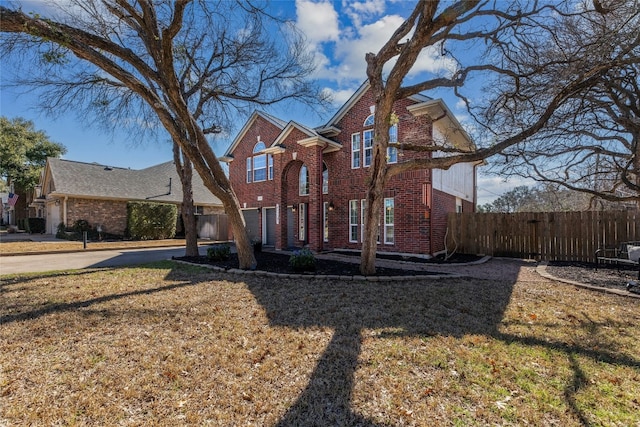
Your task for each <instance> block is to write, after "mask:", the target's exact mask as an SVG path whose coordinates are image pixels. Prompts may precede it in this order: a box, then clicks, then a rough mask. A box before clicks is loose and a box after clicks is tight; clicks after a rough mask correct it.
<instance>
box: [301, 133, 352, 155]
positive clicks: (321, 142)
mask: <svg viewBox="0 0 640 427" xmlns="http://www.w3.org/2000/svg"><path fill="white" fill-rule="evenodd" d="M297 142H298V144H300V145H302V146H303V147H306V148H308V147H315V146H320V147H323V149H322V152H323V153H332V152H334V151H339V150H340V149H342V144H339V143H337V142H335V141H332V140H330V139H327V138H325V137H323V136H319V135H318V136H312V137H309V138H305V139H301V140H299V141H297Z"/></svg>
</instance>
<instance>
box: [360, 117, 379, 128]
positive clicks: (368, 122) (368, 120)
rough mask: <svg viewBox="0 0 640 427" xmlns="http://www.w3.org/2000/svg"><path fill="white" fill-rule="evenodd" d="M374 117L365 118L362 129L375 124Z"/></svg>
mask: <svg viewBox="0 0 640 427" xmlns="http://www.w3.org/2000/svg"><path fill="white" fill-rule="evenodd" d="M375 120H376V118H375V116H374V115H373V114H372V115H370V116H369V117H367V118H366V119H365V121H364V125H363V126H364V127H368V126H373V124H374V123H375Z"/></svg>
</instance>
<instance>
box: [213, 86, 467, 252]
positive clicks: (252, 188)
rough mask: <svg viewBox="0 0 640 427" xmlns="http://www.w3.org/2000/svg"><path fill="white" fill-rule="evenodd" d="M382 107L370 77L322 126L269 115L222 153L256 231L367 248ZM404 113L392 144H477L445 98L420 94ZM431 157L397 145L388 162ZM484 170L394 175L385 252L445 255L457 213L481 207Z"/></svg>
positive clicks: (283, 240) (268, 241) (289, 242)
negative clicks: (376, 123)
mask: <svg viewBox="0 0 640 427" xmlns="http://www.w3.org/2000/svg"><path fill="white" fill-rule="evenodd" d="M374 104H375V102H374V100H373V98H372V95H371V93H370V91H369V85H368V84H367V83H365V84H364V85H363V86H361V87H360V89H358V91H357V92H356V93H355V94H354V95H353V96H352V97H351V98H350V99H349V101H348V102H347V103H346V104H344V105H343V106H342V107H341V108H340V109H339V110H338V112H337V113H336V114H335V115H334V116H333V117H332V118H331V119H330V120H329V122H327V123H326V124H325V125H324V126H321V127H318V128H309V127H306V126H303V125H301V124H299V123H296V122H293V121H289V122H286V121H283V120H280V119H277V118H275V117H273V116H271V115H269V114H266V113H262V112H255V113H254V114H253V115H252V116H251V117H250V119H249V120H248V121H247V122H246V124H245V125H244V127H243V128H242V130H241V131H240V133H239V134H238V135H237V137H236V138H235V139H234V140H233V142H232V143H231V145H230V146H229V148H228V150H227V151H226V153H225V155H224V156H222V157H221V160H222V161H225V162H228V163H229V176H230V179H231V184H232V186H233V188H234V190H235V192H236V194H237V196H238V199H239V201H240V205H241V207H242V208H243V213H244V216H245V220H246V223H247V229H248V231H249V234H250V237H252V238H254V239H261V240H262V241H263V244H265V245H272V246H274V247H275V248H276V249H284V248H291V247H303V246H306V247H309V248H310V249H312V250H314V251H321V250H332V249H353V250H357V249H360V248H361V245H362V237H363V230H364V226H363V225H364V224H363V220H364V217H365V215H364V211H365V209H366V180H367V177H368V175H369V166H370V164H371V161H372V152H373V150H372V143H373V113H374V108H375V107H374ZM394 109H395V113H396V115H397V116H398V119H399V121H398V123H397V125H395V126H393V127H392V128H391V131H390V136H391V138H392V140H395V141H398V142H401V143H412V144H424V145H429V144H431V143H432V141H433V139H436V140H441V141H446V142H447V144H450V145H455V146H456V147H460V148H463V149H467V150H472V149H474V146H473V143H472V142H471V140H470V139H469V137H468V136H467V134H466V132H465V131H464V130H463V129H462V127H461V125H460V124H459V123H458V121H457V120H456V119H455V117H454V116H453V114H452V113H451V112H450V111H449V109H448V108H447V106H446V105H445V104H444V103H443V101H442V100H439V99H431V98H429V97H427V96H423V95H417V96H412V97H410V98H407V99H404V100H399V101H397V102H396V104H395V108H394ZM430 155H431V154H429V153H426V152H420V153H419V152H416V151H408V150H402V147H400V148H399V149H392V148H390V149H389V151H388V161H389V162H391V163H393V162H403V161H406V160H408V159H412V158H416V157H420V156H430ZM434 155H438V153H436V154H434ZM440 155H441V154H440ZM476 166H477V165H476V164H468V163H465V164H458V165H455V166H453V167H451V168H450V169H449V170H446V171H445V170H434V171H433V172H431V171H430V170H427V169H425V170H416V171H411V172H406V173H402V174H400V175H398V176H396V177H394V178H392V179H391V180H390V181H389V183H388V184H387V187H386V189H385V192H384V214H383V215H382V216H381V217H380V219H379V242H378V250H379V251H381V252H396V253H410V254H435V253H438V252H441V251H443V250H444V239H445V233H446V226H447V214H448V213H450V212H456V211H458V212H462V211H465V212H472V211H474V210H475V205H476Z"/></svg>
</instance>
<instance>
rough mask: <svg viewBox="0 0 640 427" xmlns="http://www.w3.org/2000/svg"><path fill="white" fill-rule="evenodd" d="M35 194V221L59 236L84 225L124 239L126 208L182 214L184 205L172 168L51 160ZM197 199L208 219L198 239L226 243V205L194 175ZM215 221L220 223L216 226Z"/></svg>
mask: <svg viewBox="0 0 640 427" xmlns="http://www.w3.org/2000/svg"><path fill="white" fill-rule="evenodd" d="M35 193H36V194H34V197H33V201H32V202H31V207H32V208H34V209H35V212H36V214H35V216H37V217H44V218H46V230H47V233H48V234H55V233H56V231H57V228H58V225H59V224H60V223H64V224H65V225H66V226H68V227H69V226H72V225H73V223H74V222H75V221H77V220H86V221H88V222H89V223H90V224H91V225H92V226H94V227H97V226H100V227H101V229H102V230H103V231H104V232H106V233H110V234H115V235H123V234H124V233H125V229H126V227H127V202H129V201H134V200H135V201H153V202H163V203H173V204H176V205H178V211H179V212H180V206H181V204H182V185H181V183H180V178H179V177H178V173H177V171H176V167H175V164H174V163H173V162H166V163H162V164H159V165H156V166H152V167H149V168H146V169H141V170H132V169H125V168H118V167H113V166H106V165H100V164H98V163H82V162H75V161H72V160H63V159H58V158H53V157H50V158H48V159H47V164H46V166H45V169H44V171H43V173H42V177H41V179H40V185H38V187H37V188H36V191H35ZM193 199H194V205H195V206H196V214H198V215H204V216H207V221H204V222H203V221H201V223H200V230H199V231H200V237H209V238H218V234H221V235H222V238H223V239H224V240H226V239H227V231H226V230H227V227H226V215H224V209H223V207H222V203H221V202H220V200H219V199H218V198H216V197H215V196H213V195H212V194H211V192H210V191H209V190H208V189H207V188H205V186H204V184H203V183H202V180H201V179H200V176H199V175H198V174H197V173H194V174H193ZM203 218H204V217H203ZM211 221H214V222H215V221H218V223H216V224H213V225H212V223H211ZM178 224H180V219H178ZM212 227H213V228H215V229H212Z"/></svg>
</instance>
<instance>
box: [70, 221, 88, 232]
mask: <svg viewBox="0 0 640 427" xmlns="http://www.w3.org/2000/svg"><path fill="white" fill-rule="evenodd" d="M71 230H72V231H75V232H76V233H82V232H83V231H87V232H88V231H91V224H89V221H87V220H86V219H77V220H76V221H75V222H74V223H73V225H72V226H71Z"/></svg>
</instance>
